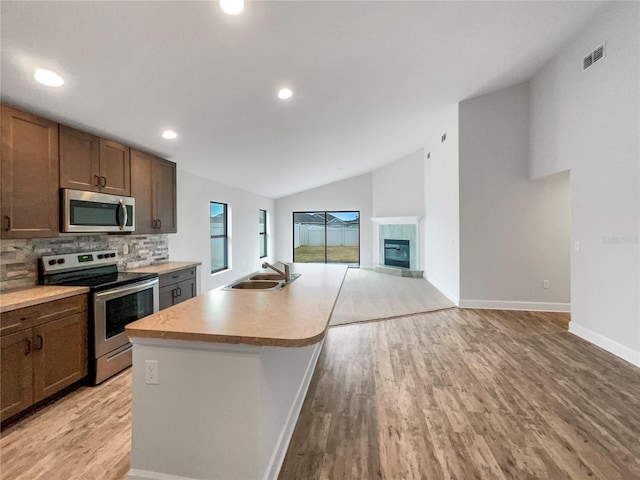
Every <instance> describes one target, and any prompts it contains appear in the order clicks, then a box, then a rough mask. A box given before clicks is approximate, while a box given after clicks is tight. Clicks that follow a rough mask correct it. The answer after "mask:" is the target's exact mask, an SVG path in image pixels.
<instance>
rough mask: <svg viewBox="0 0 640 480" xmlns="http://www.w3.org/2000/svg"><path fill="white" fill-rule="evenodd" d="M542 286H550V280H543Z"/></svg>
mask: <svg viewBox="0 0 640 480" xmlns="http://www.w3.org/2000/svg"><path fill="white" fill-rule="evenodd" d="M542 288H545V289H546V288H549V280H543V281H542Z"/></svg>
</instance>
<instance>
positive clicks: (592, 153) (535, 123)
mask: <svg viewBox="0 0 640 480" xmlns="http://www.w3.org/2000/svg"><path fill="white" fill-rule="evenodd" d="M639 9H640V4H639V3H638V2H613V3H612V4H611V5H610V6H609V7H608V8H607V9H606V10H605V11H604V12H603V14H602V15H601V16H600V18H598V19H596V21H594V22H593V23H592V24H591V25H589V26H588V27H587V28H586V29H585V30H583V31H582V32H581V34H579V35H578V36H577V37H576V38H574V40H573V41H572V42H571V43H570V44H569V45H567V46H566V47H565V48H564V49H563V50H562V51H561V52H560V53H559V55H558V56H557V57H556V58H554V60H553V61H551V62H550V63H549V64H547V65H546V66H545V67H544V68H543V69H542V70H541V71H540V72H538V73H537V74H536V75H535V77H534V78H533V79H532V81H531V103H532V109H531V130H530V138H531V145H530V152H531V163H530V174H531V177H532V178H538V177H540V176H543V175H548V174H552V173H555V172H558V171H561V170H566V169H570V170H571V197H572V198H571V240H572V242H580V245H581V248H580V251H575V250H573V251H572V258H571V279H572V280H571V298H572V320H571V325H570V329H571V331H573V332H575V333H576V334H579V335H580V336H582V337H584V338H586V339H588V340H590V341H592V342H595V343H596V344H598V345H600V346H601V347H603V348H605V349H608V350H609V351H612V352H614V353H616V354H617V355H619V356H621V357H623V358H626V359H627V360H629V361H631V362H634V363H635V364H636V365H640V308H639V304H638V297H639V294H638V292H639V289H640V286H639V281H638V279H639V260H638V230H639V229H638V225H639V213H640V212H639V210H640V208H639V204H640V199H639V193H638V192H639V188H638V180H639V179H638V175H639V168H638V158H639V157H640V147H639V144H640V138H639V131H640V127H639V126H640V113H639V105H640V98H639V90H640V89H639V88H638V85H640V75H639V70H640V67H639V62H640V60H639V59H640V44H639V42H638V38H639V36H640V31H639V30H640V28H639V18H640V12H639ZM603 41H605V42H606V56H605V58H604V59H603V60H600V61H599V62H597V63H595V64H594V65H593V66H591V67H590V68H588V69H587V70H586V71H582V58H583V57H584V56H585V55H586V54H588V53H589V52H590V51H592V50H594V49H595V48H596V47H597V46H598V45H600V44H601V43H602V42H603Z"/></svg>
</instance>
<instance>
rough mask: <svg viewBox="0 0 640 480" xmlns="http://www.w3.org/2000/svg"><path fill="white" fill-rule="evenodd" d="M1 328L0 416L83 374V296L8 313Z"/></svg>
mask: <svg viewBox="0 0 640 480" xmlns="http://www.w3.org/2000/svg"><path fill="white" fill-rule="evenodd" d="M1 327H2V328H1V329H0V333H1V335H2V337H1V338H0V342H1V347H2V350H1V352H0V357H1V358H0V384H1V385H2V389H1V390H0V420H2V421H4V420H6V419H7V418H9V417H12V416H13V415H15V414H17V413H20V412H21V411H22V410H24V409H26V408H28V407H30V406H31V405H33V404H34V403H37V402H39V401H41V400H43V399H45V398H47V397H49V396H51V395H53V394H54V393H56V392H58V391H60V390H62V389H63V388H65V387H67V386H69V385H71V384H72V383H75V382H77V381H78V380H81V379H82V378H84V377H85V376H86V375H87V370H88V368H87V367H88V359H87V353H88V334H87V327H88V317H87V296H86V295H78V296H75V297H70V298H67V299H63V300H56V301H54V302H48V303H43V304H41V305H37V306H34V307H27V308H24V309H19V310H14V311H11V312H7V313H5V314H3V315H2V319H1Z"/></svg>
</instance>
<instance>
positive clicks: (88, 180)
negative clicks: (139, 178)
mask: <svg viewBox="0 0 640 480" xmlns="http://www.w3.org/2000/svg"><path fill="white" fill-rule="evenodd" d="M60 187H61V188H72V189H75V190H86V191H90V192H101V193H109V194H112V195H123V196H127V197H128V196H130V195H131V163H130V158H129V147H127V146H125V145H122V144H120V143H117V142H112V141H110V140H105V139H103V138H100V137H97V136H95V135H91V134H90V133H87V132H82V131H80V130H76V129H74V128H70V127H67V126H65V125H60Z"/></svg>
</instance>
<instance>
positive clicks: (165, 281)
mask: <svg viewBox="0 0 640 480" xmlns="http://www.w3.org/2000/svg"><path fill="white" fill-rule="evenodd" d="M159 282H160V310H163V309H165V308H168V307H171V306H173V305H176V304H178V303H181V302H184V301H185V300H189V299H190V298H193V297H195V296H196V295H197V294H198V292H197V284H196V267H191V268H185V269H183V270H178V271H176V272H171V273H165V274H163V275H160V279H159Z"/></svg>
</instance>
